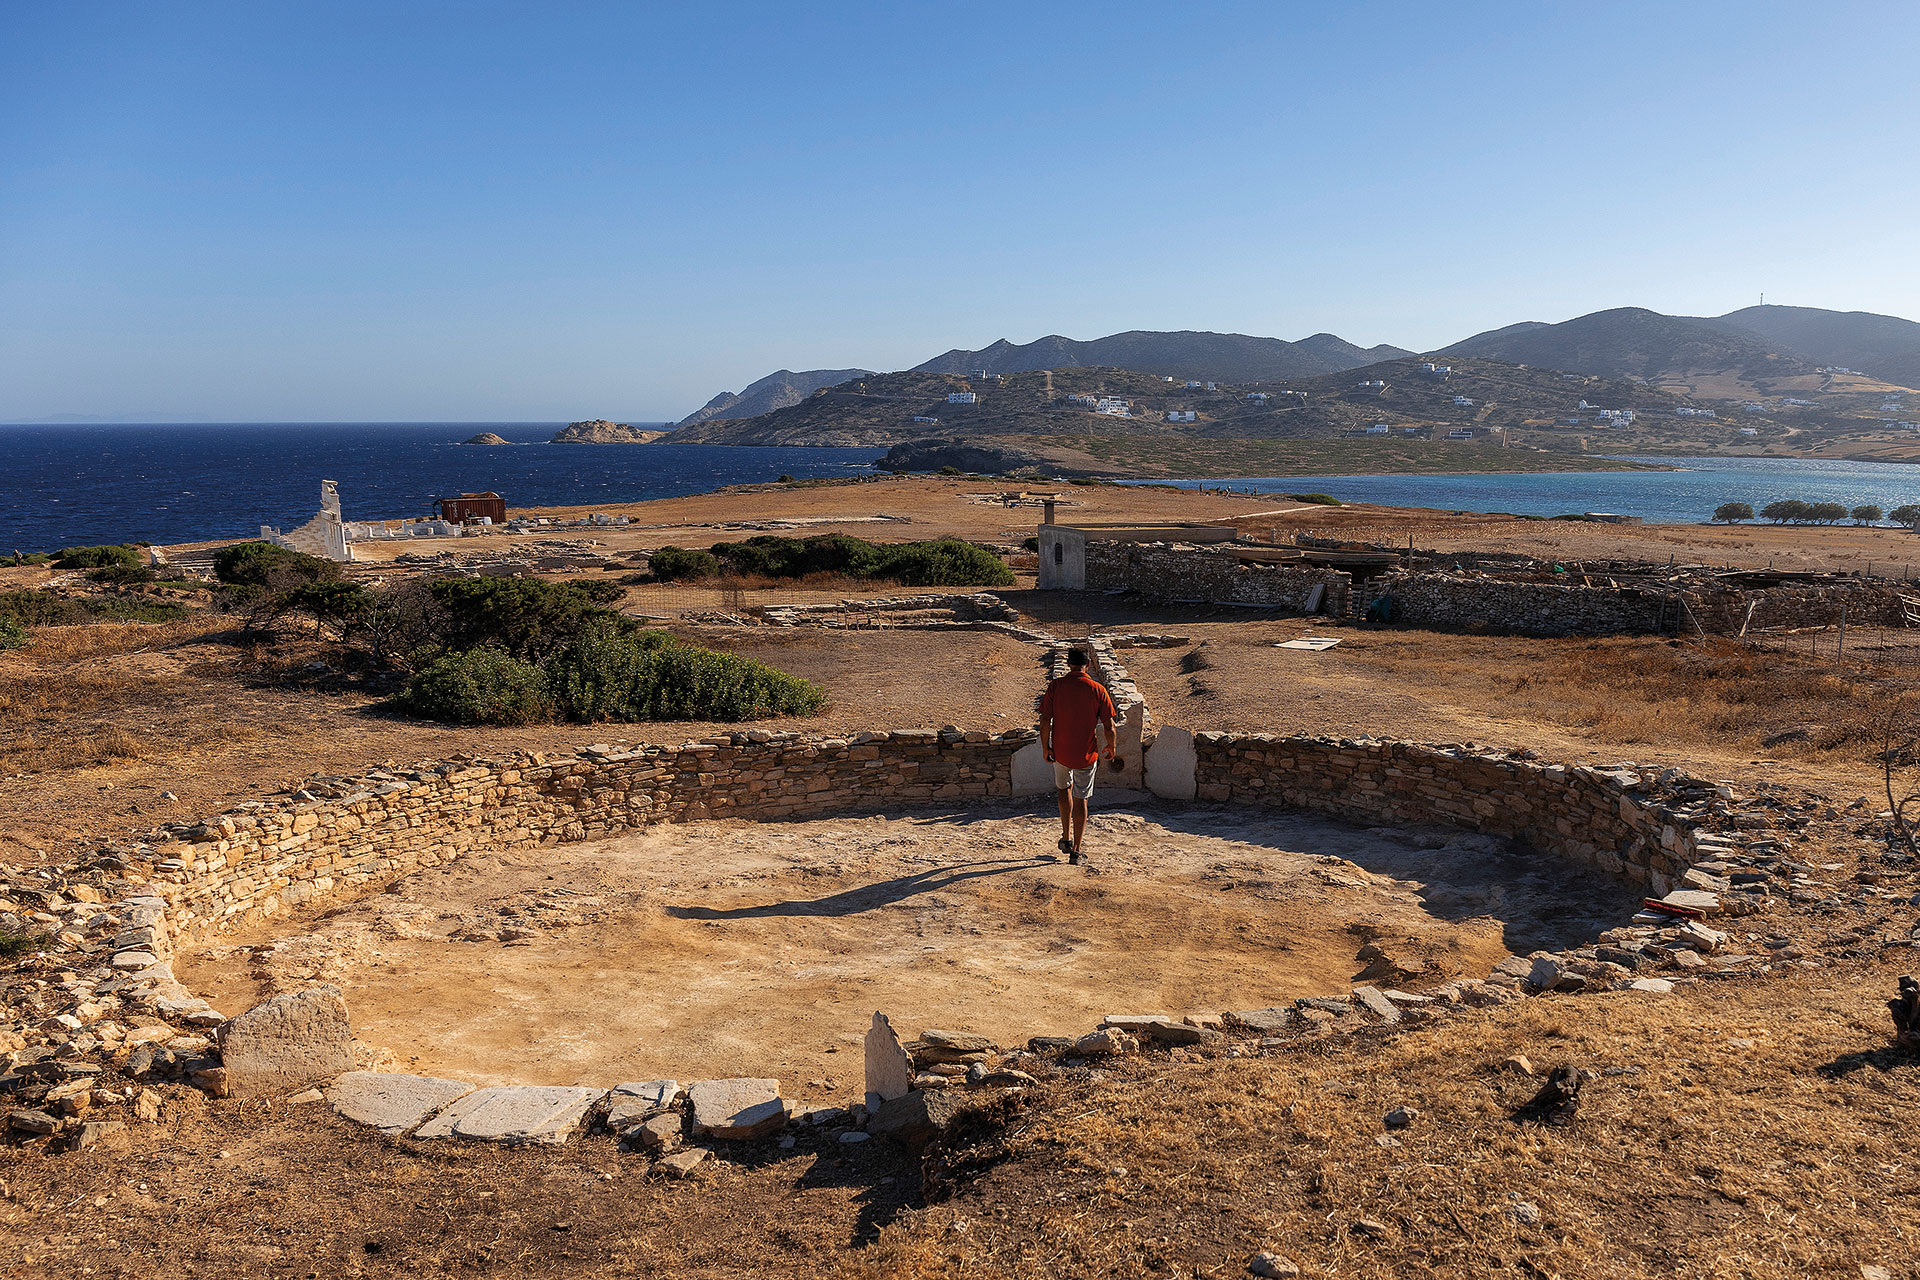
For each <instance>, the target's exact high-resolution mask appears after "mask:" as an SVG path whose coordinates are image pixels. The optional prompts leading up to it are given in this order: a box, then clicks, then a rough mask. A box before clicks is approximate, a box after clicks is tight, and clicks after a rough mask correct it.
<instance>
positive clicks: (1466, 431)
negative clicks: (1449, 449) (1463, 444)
mask: <svg viewBox="0 0 1920 1280" xmlns="http://www.w3.org/2000/svg"><path fill="white" fill-rule="evenodd" d="M1447 439H1449V440H1471V439H1473V428H1472V427H1455V428H1454V429H1453V430H1451V431H1449V432H1447Z"/></svg>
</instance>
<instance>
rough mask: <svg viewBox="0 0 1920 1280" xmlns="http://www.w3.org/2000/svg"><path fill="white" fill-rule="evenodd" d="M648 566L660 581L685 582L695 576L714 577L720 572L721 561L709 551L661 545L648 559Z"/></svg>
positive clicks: (656, 579)
mask: <svg viewBox="0 0 1920 1280" xmlns="http://www.w3.org/2000/svg"><path fill="white" fill-rule="evenodd" d="M647 568H648V569H649V570H650V571H651V572H652V573H653V576H654V579H655V581H658V582H684V581H687V580H689V579H693V578H713V577H718V576H719V574H720V561H719V560H718V559H716V558H715V557H714V555H713V553H711V552H708V551H689V550H687V549H686V548H685V547H661V548H660V549H659V550H658V551H656V552H654V553H653V554H652V555H651V556H650V557H648V559H647Z"/></svg>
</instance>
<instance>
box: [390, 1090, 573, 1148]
mask: <svg viewBox="0 0 1920 1280" xmlns="http://www.w3.org/2000/svg"><path fill="white" fill-rule="evenodd" d="M600 1097H601V1090H599V1089H582V1088H579V1087H576V1086H572V1085H496V1086H494V1087H492V1088H488V1089H476V1090H475V1091H474V1092H472V1093H469V1094H467V1095H466V1096H464V1097H461V1098H457V1099H455V1100H454V1102H453V1103H452V1104H451V1105H450V1106H448V1107H447V1108H446V1109H445V1110H444V1111H442V1112H441V1113H440V1114H439V1115H437V1116H435V1117H434V1118H433V1119H431V1120H429V1121H427V1122H426V1123H425V1124H423V1125H421V1126H420V1128H419V1130H418V1132H417V1133H416V1134H415V1135H414V1136H415V1137H420V1138H453V1137H458V1138H471V1139H473V1140H475V1141H479V1142H504V1143H521V1142H540V1143H547V1144H550V1145H555V1146H557V1145H559V1144H560V1143H563V1142H565V1141H566V1140H567V1138H568V1137H569V1136H571V1135H572V1133H573V1131H574V1130H575V1129H576V1128H578V1127H579V1125H580V1121H581V1120H582V1118H584V1117H585V1116H586V1114H587V1108H588V1107H591V1106H592V1105H593V1104H594V1103H595V1102H597V1101H599V1099H600Z"/></svg>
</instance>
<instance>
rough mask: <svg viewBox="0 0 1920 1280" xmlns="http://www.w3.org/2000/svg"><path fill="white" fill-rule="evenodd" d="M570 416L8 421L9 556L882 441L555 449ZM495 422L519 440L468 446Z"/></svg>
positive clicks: (852, 457) (854, 468)
mask: <svg viewBox="0 0 1920 1280" xmlns="http://www.w3.org/2000/svg"><path fill="white" fill-rule="evenodd" d="M565 425H566V424H565V423H562V422H436V423H419V422H406V423H352V424H330V423H270V422H260V423H238V424H220V425H206V426H202V425H178V424H154V425H144V426H125V425H114V426H96V425H83V426H70V425H58V426H23V425H7V426H0V554H7V553H10V552H12V551H14V550H21V551H51V550H55V549H57V548H59V547H67V546H76V545H82V544H91V543H103V542H127V541H142V542H156V543H176V542H198V541H203V540H207V539H212V538H234V537H245V536H250V535H253V534H256V533H258V532H259V531H260V526H261V525H263V524H270V525H277V526H279V527H280V528H282V529H286V528H291V527H293V526H294V525H298V524H302V523H304V522H305V521H307V520H308V519H310V518H311V517H312V516H313V513H314V511H315V510H316V509H317V508H318V506H319V502H320V482H321V481H322V480H337V481H339V482H340V506H341V510H342V511H343V512H344V514H345V515H346V517H347V519H349V520H393V519H399V518H400V517H402V516H424V515H429V514H431V508H432V504H433V500H434V499H435V498H442V497H446V496H448V495H450V494H456V493H460V492H462V491H463V490H467V491H477V490H484V489H491V490H493V491H494V492H496V493H499V494H502V495H503V496H505V498H506V499H507V501H508V503H510V504H511V505H513V506H516V507H550V506H569V505H588V504H591V505H595V506H600V505H604V506H606V507H608V508H609V509H614V508H617V506H618V505H619V504H620V503H623V502H638V501H641V500H644V499H647V498H670V497H676V496H678V495H681V494H688V493H704V492H706V491H708V490H711V489H717V488H719V487H720V486H722V485H729V484H746V483H751V482H754V481H762V480H774V479H778V478H779V477H780V476H782V475H793V476H798V477H801V478H811V477H815V476H833V475H859V474H863V473H865V471H866V470H867V464H868V463H871V462H872V461H873V460H874V459H875V458H878V457H879V456H880V455H881V454H882V453H883V452H885V451H884V450H882V449H758V448H752V449H749V448H733V447H728V446H724V445H697V444H688V445H673V444H653V445H630V444H548V443H546V442H547V441H548V440H550V439H552V437H553V434H554V433H555V432H556V431H558V430H559V429H560V428H561V427H563V426H565ZM482 431H491V432H493V433H494V434H496V435H499V436H503V437H505V438H506V439H508V440H510V441H513V443H512V444H511V445H493V446H487V445H463V444H461V443H459V442H460V441H462V440H465V439H467V438H469V437H471V436H476V435H478V434H480V433H481V432H482Z"/></svg>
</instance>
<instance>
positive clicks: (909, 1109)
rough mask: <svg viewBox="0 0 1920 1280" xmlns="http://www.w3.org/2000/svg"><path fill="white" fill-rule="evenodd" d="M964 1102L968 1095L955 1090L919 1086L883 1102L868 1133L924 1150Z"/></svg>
mask: <svg viewBox="0 0 1920 1280" xmlns="http://www.w3.org/2000/svg"><path fill="white" fill-rule="evenodd" d="M965 1105H966V1104H965V1095H964V1094H962V1093H959V1092H956V1091H954V1090H946V1089H943V1090H927V1089H916V1090H915V1091H914V1092H912V1093H910V1094H908V1095H907V1096H906V1097H904V1098H895V1099H894V1100H893V1101H891V1102H887V1103H883V1104H882V1105H881V1106H880V1109H879V1110H877V1111H875V1112H874V1113H873V1118H872V1119H870V1120H868V1121H867V1132H868V1133H871V1134H873V1135H874V1136H875V1137H886V1138H892V1139H894V1140H895V1141H896V1142H899V1143H901V1144H902V1145H903V1146H905V1147H907V1148H908V1149H909V1150H912V1151H916V1152H917V1151H921V1150H923V1149H925V1147H926V1145H927V1144H928V1143H929V1142H932V1141H933V1140H934V1139H935V1138H937V1137H939V1136H940V1133H941V1131H942V1130H944V1129H945V1128H946V1127H947V1125H948V1124H949V1123H950V1122H951V1121H952V1120H953V1117H954V1115H955V1114H956V1113H958V1112H959V1110H960V1109H961V1108H962V1107H963V1106H965Z"/></svg>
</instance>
